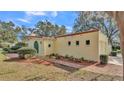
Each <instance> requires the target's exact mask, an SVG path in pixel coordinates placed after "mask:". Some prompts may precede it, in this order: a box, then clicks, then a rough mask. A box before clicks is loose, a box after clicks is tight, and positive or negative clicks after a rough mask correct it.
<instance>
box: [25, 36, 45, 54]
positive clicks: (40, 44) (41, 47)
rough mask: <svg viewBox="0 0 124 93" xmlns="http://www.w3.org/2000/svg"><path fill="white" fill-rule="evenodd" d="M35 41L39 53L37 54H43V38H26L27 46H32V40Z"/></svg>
mask: <svg viewBox="0 0 124 93" xmlns="http://www.w3.org/2000/svg"><path fill="white" fill-rule="evenodd" d="M35 41H37V42H38V45H39V53H38V54H37V55H39V56H42V55H43V54H44V47H43V40H42V39H41V38H30V39H28V40H27V43H28V47H30V48H34V42H35Z"/></svg>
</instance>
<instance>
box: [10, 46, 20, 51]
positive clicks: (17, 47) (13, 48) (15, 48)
mask: <svg viewBox="0 0 124 93" xmlns="http://www.w3.org/2000/svg"><path fill="white" fill-rule="evenodd" d="M19 48H21V47H20V46H12V47H11V50H18V49H19Z"/></svg>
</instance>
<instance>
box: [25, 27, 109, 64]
mask: <svg viewBox="0 0 124 93" xmlns="http://www.w3.org/2000/svg"><path fill="white" fill-rule="evenodd" d="M27 43H28V47H30V48H35V49H36V50H37V55H38V56H46V55H49V54H52V53H55V54H59V55H62V56H65V55H69V56H73V57H75V58H81V57H84V59H86V60H90V61H98V62H99V61H100V55H101V54H106V55H108V54H109V46H108V38H107V37H106V36H105V35H104V34H103V33H101V31H99V30H98V29H91V30H88V31H85V32H80V33H73V34H66V35H60V36H56V37H45V36H41V37H39V36H36V35H35V34H31V35H30V36H27Z"/></svg>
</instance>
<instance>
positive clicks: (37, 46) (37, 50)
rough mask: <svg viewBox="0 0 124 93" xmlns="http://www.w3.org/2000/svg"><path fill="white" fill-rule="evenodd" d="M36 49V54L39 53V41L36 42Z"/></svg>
mask: <svg viewBox="0 0 124 93" xmlns="http://www.w3.org/2000/svg"><path fill="white" fill-rule="evenodd" d="M34 48H35V49H36V52H37V53H39V45H38V42H37V41H35V42H34Z"/></svg>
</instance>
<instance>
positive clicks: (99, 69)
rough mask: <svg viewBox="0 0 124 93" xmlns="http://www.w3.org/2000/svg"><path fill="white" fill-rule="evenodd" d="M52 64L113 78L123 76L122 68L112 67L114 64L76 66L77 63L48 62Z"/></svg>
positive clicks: (118, 66)
mask: <svg viewBox="0 0 124 93" xmlns="http://www.w3.org/2000/svg"><path fill="white" fill-rule="evenodd" d="M50 61H52V62H53V63H57V64H61V65H65V66H69V67H74V68H78V69H81V70H86V71H91V72H95V73H100V74H106V75H114V76H116V75H117V76H123V66H120V65H114V64H107V65H100V64H99V63H94V64H90V63H89V65H85V64H84V65H83V64H77V63H70V62H66V61H62V60H50Z"/></svg>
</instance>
